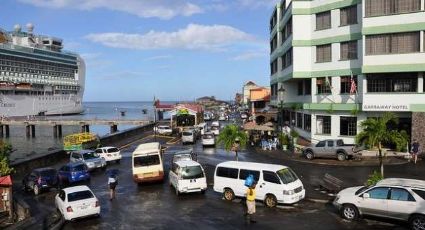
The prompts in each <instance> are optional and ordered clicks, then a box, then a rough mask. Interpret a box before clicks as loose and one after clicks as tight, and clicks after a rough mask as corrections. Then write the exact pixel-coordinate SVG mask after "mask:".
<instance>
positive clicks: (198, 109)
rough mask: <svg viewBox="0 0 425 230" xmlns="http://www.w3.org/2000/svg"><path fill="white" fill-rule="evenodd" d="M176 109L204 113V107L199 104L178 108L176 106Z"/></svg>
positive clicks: (179, 106) (181, 105) (183, 105)
mask: <svg viewBox="0 0 425 230" xmlns="http://www.w3.org/2000/svg"><path fill="white" fill-rule="evenodd" d="M175 109H189V110H192V111H194V112H196V113H202V112H203V111H204V109H203V107H202V106H201V105H198V104H189V103H186V104H178V105H177V106H175Z"/></svg>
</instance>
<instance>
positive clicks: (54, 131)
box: [53, 125, 58, 138]
mask: <svg viewBox="0 0 425 230" xmlns="http://www.w3.org/2000/svg"><path fill="white" fill-rule="evenodd" d="M53 137H55V138H56V137H58V126H57V125H54V126H53Z"/></svg>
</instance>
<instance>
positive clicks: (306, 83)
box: [304, 79, 311, 95]
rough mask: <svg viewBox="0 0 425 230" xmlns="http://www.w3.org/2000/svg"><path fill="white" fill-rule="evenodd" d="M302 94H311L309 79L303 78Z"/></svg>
mask: <svg viewBox="0 0 425 230" xmlns="http://www.w3.org/2000/svg"><path fill="white" fill-rule="evenodd" d="M304 94H305V95H311V79H305V80H304Z"/></svg>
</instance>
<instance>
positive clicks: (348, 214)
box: [341, 204, 359, 220]
mask: <svg viewBox="0 0 425 230" xmlns="http://www.w3.org/2000/svg"><path fill="white" fill-rule="evenodd" d="M341 215H342V217H343V218H344V219H347V220H356V219H357V218H358V217H359V211H358V210H357V208H356V206H354V205H352V204H346V205H344V206H342V209H341Z"/></svg>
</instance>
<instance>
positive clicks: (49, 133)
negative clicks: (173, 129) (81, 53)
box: [4, 102, 154, 162]
mask: <svg viewBox="0 0 425 230" xmlns="http://www.w3.org/2000/svg"><path fill="white" fill-rule="evenodd" d="M152 104H153V103H152V102H83V105H84V113H83V114H79V115H70V116H47V117H45V119H52V120H53V119H54V120H80V119H81V120H92V119H110V120H146V121H149V120H150V121H153V120H154V109H153V105H152ZM144 109H146V111H147V113H146V114H144V113H143V110H144ZM121 111H124V112H125V116H122V115H121ZM132 127H134V126H133V125H119V126H118V130H119V131H123V130H126V129H129V128H132ZM79 132H81V127H80V126H62V135H63V136H66V135H69V134H73V133H79ZM90 132H92V133H96V134H97V135H99V136H104V135H107V134H109V132H110V127H109V126H107V125H93V126H90ZM4 140H5V141H7V142H9V143H10V144H11V145H12V147H13V149H14V151H13V152H12V153H11V155H10V160H11V161H12V162H13V161H15V160H20V159H24V158H27V157H30V156H31V157H32V156H35V155H36V154H41V153H46V152H49V151H54V150H58V149H62V148H63V142H62V141H63V140H62V138H54V137H53V127H52V126H35V137H34V138H32V137H31V138H27V137H26V135H25V126H10V137H9V138H4Z"/></svg>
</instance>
